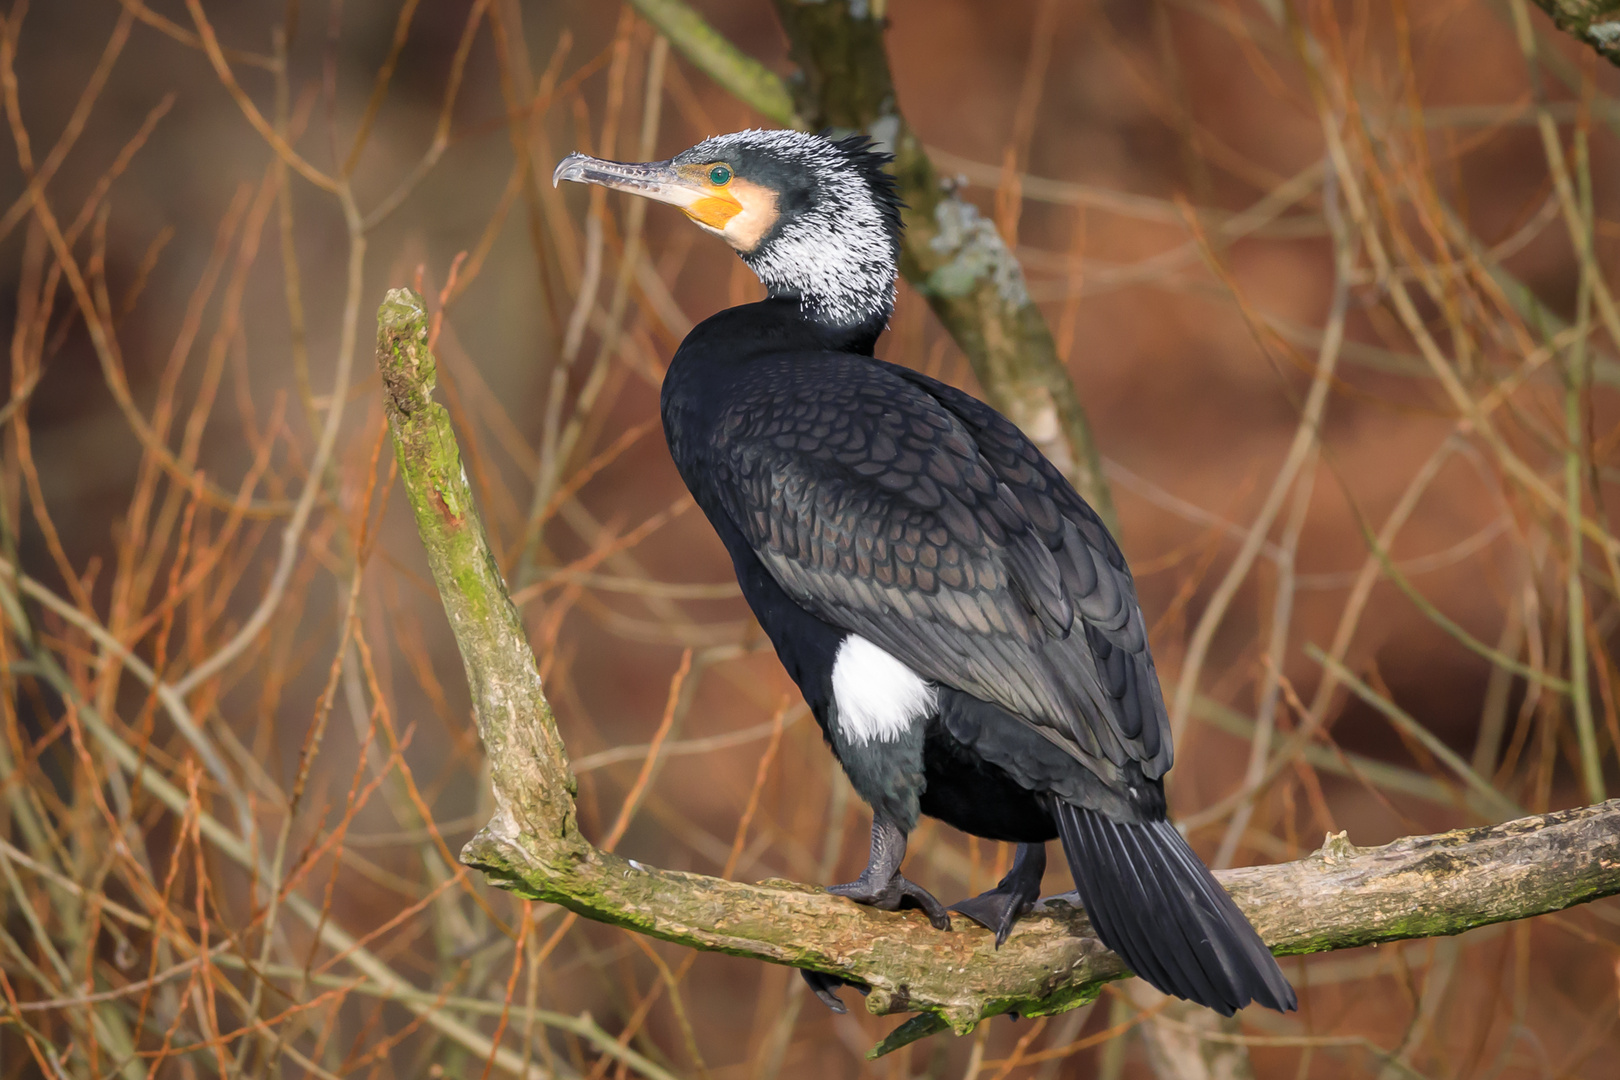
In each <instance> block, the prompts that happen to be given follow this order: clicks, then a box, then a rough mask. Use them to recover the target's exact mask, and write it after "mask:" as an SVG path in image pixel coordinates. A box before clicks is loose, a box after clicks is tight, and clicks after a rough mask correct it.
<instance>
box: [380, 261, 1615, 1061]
mask: <svg viewBox="0 0 1620 1080" xmlns="http://www.w3.org/2000/svg"><path fill="white" fill-rule="evenodd" d="M427 326H428V317H427V312H426V310H425V308H424V306H423V304H422V300H421V298H420V297H419V296H417V295H416V294H415V293H413V292H412V291H410V290H409V289H394V290H392V291H390V292H389V293H388V296H387V298H386V299H385V301H384V302H383V305H382V308H381V310H380V311H379V312H378V317H377V363H378V367H379V369H380V371H381V374H382V379H383V386H384V392H385V406H386V410H387V414H388V424H389V428H390V430H391V431H392V433H393V438H394V453H395V456H396V457H397V458H398V461H399V467H400V475H401V478H402V480H403V482H404V484H405V489H406V492H407V494H408V496H409V498H410V503H411V507H412V509H413V511H414V512H415V516H416V524H417V529H418V531H419V532H420V534H421V537H422V544H423V547H424V548H425V550H426V553H427V558H428V563H429V566H430V567H431V568H432V571H433V579H434V582H435V583H436V584H437V586H438V591H439V596H440V599H441V600H442V601H443V603H444V608H445V613H446V615H447V616H448V617H449V620H450V626H451V629H452V631H453V632H454V634H455V638H456V645H457V647H458V648H459V649H460V652H461V658H462V662H463V664H464V665H465V668H466V671H467V682H468V686H469V688H470V690H471V697H472V704H473V712H474V716H475V718H476V720H477V724H478V731H479V734H480V736H481V737H482V738H483V741H484V746H485V750H486V752H487V753H488V755H489V766H490V779H491V782H492V784H493V786H494V793H495V805H496V807H497V810H496V813H495V816H494V818H493V819H492V820H491V821H490V823H489V824H488V825H486V826H485V827H484V828H483V829H482V830H481V831H480V832H479V833H478V835H477V836H475V837H474V838H473V839H472V840H471V841H470V842H468V844H467V846H466V847H465V848H464V849H463V850H462V856H461V857H462V861H463V862H465V863H466V864H467V865H469V866H472V867H476V868H477V869H479V870H482V871H483V872H484V873H485V874H487V875H488V876H489V878H490V880H491V881H492V882H493V883H495V884H496V885H499V886H500V887H502V888H506V889H510V890H512V891H513V892H515V893H517V894H519V895H521V896H525V897H528V898H530V899H534V900H546V901H550V902H552V903H556V904H561V905H562V906H564V907H566V908H568V909H570V910H572V911H575V912H578V913H579V914H581V915H583V916H585V917H586V918H589V919H594V920H597V921H599V922H605V923H612V924H614V925H617V926H622V927H625V928H626V929H629V930H633V931H636V932H638V933H643V934H648V935H650V936H653V937H658V938H662V939H664V940H666V941H672V942H676V943H679V944H682V945H688V946H691V947H693V948H698V949H708V950H713V951H717V952H725V953H731V954H733V955H736V956H746V957H750V958H753V959H756V960H766V961H769V962H771V963H778V964H788V965H792V966H795V967H807V968H813V969H815V970H818V971H825V972H828V973H830V974H834V975H838V976H841V977H843V978H845V979H848V980H850V981H852V982H856V983H860V984H863V985H866V986H869V987H871V993H870V994H869V995H868V997H867V999H866V1005H867V1008H868V1009H869V1010H870V1011H871V1012H874V1013H879V1014H887V1013H899V1012H907V1011H915V1012H919V1013H921V1014H923V1015H922V1016H919V1017H918V1018H916V1019H914V1020H912V1021H910V1022H908V1023H907V1024H904V1025H902V1026H901V1027H900V1028H899V1029H897V1030H896V1031H895V1032H894V1033H892V1034H891V1035H890V1036H889V1038H888V1039H886V1040H884V1042H883V1043H882V1044H881V1045H880V1046H879V1047H878V1048H877V1052H886V1051H888V1050H891V1049H894V1048H895V1047H898V1046H901V1045H904V1044H905V1043H906V1042H909V1041H912V1040H913V1039H915V1038H920V1037H921V1036H923V1035H926V1034H929V1033H930V1032H933V1031H938V1030H942V1029H943V1028H945V1027H947V1026H948V1027H950V1028H952V1029H954V1030H956V1031H957V1032H966V1031H969V1030H971V1029H972V1028H973V1026H974V1025H975V1024H976V1023H978V1021H980V1020H982V1019H984V1018H986V1017H990V1016H996V1015H999V1014H1001V1013H1006V1012H1016V1013H1018V1014H1020V1015H1023V1016H1039V1015H1044V1014H1049V1013H1055V1012H1061V1011H1064V1010H1066V1009H1070V1008H1073V1007H1074V1006H1075V1005H1077V1004H1080V1003H1082V1002H1085V1001H1089V1000H1091V999H1092V998H1094V997H1096V995H1097V993H1098V992H1099V991H1100V989H1101V987H1102V985H1103V984H1104V983H1105V982H1107V981H1109V980H1111V979H1116V978H1119V977H1121V976H1122V975H1124V974H1126V971H1125V968H1124V966H1123V965H1122V964H1121V963H1120V961H1119V958H1118V957H1116V956H1115V955H1114V954H1113V953H1111V952H1109V951H1108V950H1107V949H1106V948H1104V947H1103V946H1102V944H1101V943H1100V942H1099V941H1097V939H1096V938H1095V937H1094V936H1093V935H1092V933H1091V927H1090V925H1089V923H1088V922H1087V920H1086V917H1085V913H1084V912H1083V911H1082V910H1081V909H1080V908H1079V907H1078V906H1076V905H1074V904H1072V903H1068V902H1065V901H1064V900H1063V899H1061V898H1059V899H1057V900H1053V901H1048V902H1046V903H1045V904H1044V905H1043V906H1042V908H1041V909H1039V910H1038V911H1037V912H1035V913H1033V914H1031V915H1030V916H1028V917H1026V918H1025V919H1024V920H1023V921H1021V922H1020V923H1019V925H1018V926H1017V928H1015V929H1014V931H1013V933H1012V936H1011V937H1010V938H1008V940H1007V943H1006V944H1005V945H1004V946H1003V947H1002V948H1001V949H999V950H998V949H996V948H995V942H994V939H993V937H992V936H991V935H990V934H989V933H988V932H986V931H984V930H981V929H979V928H978V927H976V926H972V925H964V923H963V922H961V921H959V922H958V923H957V926H956V927H955V928H954V929H953V930H952V931H951V932H948V933H946V932H941V931H938V930H935V929H933V927H931V926H929V924H928V922H927V919H926V918H924V917H923V916H922V915H921V914H919V913H916V912H904V913H896V914H890V913H885V912H879V911H873V910H872V909H870V908H865V907H861V906H859V905H857V904H854V903H852V902H851V901H849V900H845V899H843V898H842V897H836V896H832V895H830V894H828V893H826V892H824V891H822V890H821V889H820V888H817V887H814V886H808V885H800V884H795V883H793V882H786V881H765V882H760V883H758V884H746V883H743V882H735V881H725V880H722V879H719V878H713V877H707V876H704V875H702V874H691V873H682V872H678V871H673V870H662V869H659V868H657V867H653V866H647V865H643V864H641V863H638V862H635V861H633V860H628V859H623V858H620V857H618V856H616V855H613V854H610V853H607V852H603V851H600V850H598V849H597V848H595V847H594V846H593V845H591V844H590V843H589V842H588V841H587V840H586V839H585V838H584V837H583V836H582V835H581V834H580V832H579V829H578V824H577V818H576V815H575V807H574V781H573V776H572V774H571V773H570V771H569V767H568V758H567V754H566V752H565V750H564V747H563V743H562V739H561V737H560V736H559V734H558V732H557V725H556V721H555V719H554V718H553V716H552V713H551V709H550V707H549V706H548V705H547V704H546V698H545V693H544V690H543V688H542V687H541V684H540V676H539V673H538V671H537V670H536V667H535V660H534V654H533V652H532V650H531V649H530V647H529V642H528V638H527V635H526V634H525V633H524V629H523V624H522V621H521V620H520V618H519V617H518V613H517V610H516V609H515V608H514V607H513V605H512V602H511V600H510V598H509V596H508V593H507V589H506V584H505V582H504V581H503V580H502V578H501V574H500V570H499V568H498V567H497V565H496V562H495V558H494V555H493V554H492V552H491V550H490V546H489V542H488V539H487V537H486V536H485V532H484V526H483V521H482V519H481V518H480V516H479V514H478V509H477V506H476V505H475V504H474V502H473V496H472V491H471V489H470V487H469V485H468V483H467V476H466V473H465V471H464V470H463V468H462V465H461V455H460V451H459V449H458V448H457V445H456V440H455V435H454V432H453V431H452V429H451V427H450V419H449V414H448V413H447V412H446V411H445V410H444V408H443V407H442V406H440V405H438V404H436V403H435V402H434V401H433V400H432V393H433V387H434V362H433V357H432V356H431V355H430V354H429V352H428V349H427ZM1217 876H1218V877H1219V878H1220V879H1221V882H1222V883H1223V884H1224V885H1226V886H1227V888H1228V889H1230V890H1231V892H1232V895H1233V898H1234V899H1235V900H1236V901H1237V903H1238V906H1239V907H1240V908H1242V909H1243V911H1244V913H1245V914H1246V915H1247V916H1248V917H1249V919H1250V920H1251V921H1252V922H1253V923H1254V925H1255V928H1256V929H1257V930H1259V932H1260V935H1261V937H1262V938H1264V939H1265V941H1266V942H1267V944H1269V945H1270V946H1271V947H1272V948H1273V949H1274V950H1275V951H1277V952H1279V953H1282V954H1298V953H1312V952H1323V951H1327V950H1330V949H1342V948H1349V947H1352V946H1357V945H1368V944H1375V943H1378V942H1389V941H1400V940H1403V939H1407V938H1420V937H1433V936H1436V935H1442V934H1457V933H1462V932H1463V931H1465V930H1470V929H1473V928H1474V927H1477V926H1484V925H1486V924H1489V923H1495V922H1502V921H1505V920H1509V919H1519V918H1524V917H1527V916H1530V915H1538V914H1542V913H1545V912H1550V911H1558V910H1561V909H1563V908H1566V907H1570V906H1571V905H1574V904H1579V903H1583V902H1585V901H1589V900H1595V899H1598V898H1599V897H1603V896H1611V895H1614V894H1616V893H1620V801H1611V802H1607V803H1603V804H1601V805H1599V806H1592V807H1585V808H1582V809H1577V810H1566V811H1561V812H1558V813H1553V814H1543V815H1539V816H1536V817H1530V818H1524V819H1521V820H1518V821H1511V822H1507V823H1506V824H1502V825H1495V826H1491V827H1489V828H1484V829H1465V830H1459V831H1457V832H1449V833H1441V834H1439V835H1436V836H1420V837H1410V838H1408V839H1405V840H1398V841H1396V842H1394V843H1392V844H1387V845H1385V846H1383V847H1378V848H1356V847H1353V846H1351V845H1350V844H1349V843H1348V841H1346V840H1345V839H1344V838H1343V837H1342V836H1340V837H1338V838H1330V839H1329V843H1328V844H1326V845H1325V846H1324V848H1323V850H1322V851H1319V852H1317V853H1316V854H1314V855H1311V856H1310V857H1308V858H1305V859H1301V860H1299V861H1297V862H1292V863H1284V864H1281V865H1277V866H1261V867H1250V868H1247V869H1242V870H1228V871H1223V872H1221V873H1219V874H1218V875H1217Z"/></svg>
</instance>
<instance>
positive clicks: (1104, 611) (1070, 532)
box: [890, 366, 1173, 778]
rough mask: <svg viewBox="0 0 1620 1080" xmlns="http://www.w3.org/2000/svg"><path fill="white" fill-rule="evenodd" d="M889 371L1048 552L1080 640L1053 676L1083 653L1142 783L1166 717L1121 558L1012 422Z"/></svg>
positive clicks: (1166, 758) (1159, 763)
mask: <svg viewBox="0 0 1620 1080" xmlns="http://www.w3.org/2000/svg"><path fill="white" fill-rule="evenodd" d="M890 370H891V371H893V372H894V373H895V374H896V375H898V376H900V377H901V378H903V379H905V380H906V381H907V382H909V383H911V384H912V385H914V386H916V387H918V388H919V389H921V390H923V391H924V392H925V393H927V394H928V395H929V396H931V397H933V398H934V400H936V401H938V402H939V403H940V405H942V406H943V407H944V408H945V409H946V410H948V411H949V412H950V413H951V414H952V415H953V416H955V417H956V418H957V420H959V421H960V422H961V423H962V425H963V426H964V427H965V428H966V429H967V431H968V432H969V434H970V435H971V436H972V437H973V440H974V443H975V444H976V445H977V446H978V448H979V452H980V453H981V454H982V455H983V456H984V458H985V460H986V461H987V462H988V463H989V465H990V467H991V469H992V470H993V471H994V472H995V474H996V478H997V479H998V480H1000V481H1001V482H1002V483H1003V484H1005V485H1006V486H1007V487H1008V488H1009V489H1010V490H1011V491H1012V492H1013V494H1014V496H1015V497H1016V498H1017V499H1018V503H1019V506H1021V507H1022V508H1023V510H1024V513H1025V515H1026V516H1027V517H1028V519H1029V521H1030V524H1031V526H1032V527H1033V528H1034V530H1035V532H1036V534H1037V535H1038V536H1039V537H1040V539H1041V541H1042V543H1044V544H1045V545H1046V547H1047V548H1048V549H1049V550H1050V551H1051V552H1052V557H1053V559H1054V561H1056V563H1057V565H1058V570H1059V573H1060V574H1061V575H1062V578H1063V585H1064V590H1065V592H1066V594H1067V595H1068V597H1069V599H1070V602H1071V603H1073V604H1074V606H1075V613H1076V615H1077V616H1078V617H1079V621H1080V623H1081V624H1082V626H1083V628H1084V633H1075V634H1072V635H1071V636H1070V639H1069V640H1068V641H1066V642H1060V643H1055V644H1053V645H1052V646H1050V647H1049V652H1050V653H1051V654H1052V656H1053V659H1054V660H1056V661H1057V665H1058V667H1059V670H1060V671H1068V670H1072V669H1073V668H1072V662H1073V660H1075V659H1078V657H1077V656H1076V653H1077V652H1078V651H1079V650H1080V649H1081V648H1082V647H1084V648H1086V649H1089V650H1090V652H1091V659H1092V662H1093V663H1094V664H1095V667H1096V670H1097V673H1098V676H1099V678H1100V679H1101V682H1102V685H1103V688H1104V689H1105V690H1106V692H1107V694H1108V698H1109V707H1108V710H1107V711H1108V714H1109V716H1110V719H1111V722H1112V723H1114V724H1115V725H1116V726H1117V727H1118V729H1119V730H1120V732H1121V733H1122V734H1123V735H1124V736H1125V737H1126V739H1127V740H1129V742H1130V743H1131V745H1132V747H1133V749H1135V750H1136V751H1137V754H1136V755H1133V756H1136V757H1137V758H1138V760H1140V761H1141V762H1142V765H1143V770H1144V772H1146V773H1147V775H1148V776H1149V777H1155V778H1156V777H1160V776H1163V775H1164V772H1165V770H1167V769H1169V768H1170V764H1171V759H1172V754H1173V743H1172V741H1171V737H1170V716H1169V713H1168V711H1167V710H1166V709H1165V707H1164V694H1163V692H1162V691H1161V689H1160V687H1159V676H1158V673H1157V672H1156V671H1155V670H1154V665H1153V654H1152V653H1151V652H1150V651H1149V650H1148V642H1147V624H1146V622H1145V621H1144V620H1143V618H1142V609H1141V606H1140V605H1139V604H1138V603H1137V599H1136V584H1135V582H1134V581H1133V579H1132V578H1131V570H1130V567H1129V566H1127V565H1126V563H1125V555H1124V553H1123V552H1122V551H1120V549H1119V545H1118V544H1117V543H1115V541H1114V538H1113V537H1112V536H1110V535H1109V533H1108V528H1107V527H1106V526H1105V525H1104V524H1103V522H1102V519H1101V518H1100V517H1098V516H1097V512H1096V511H1095V510H1093V509H1092V508H1091V506H1090V505H1089V504H1088V503H1087V502H1086V501H1085V500H1084V499H1082V498H1081V497H1080V494H1079V493H1078V492H1076V491H1075V490H1074V485H1072V484H1070V483H1069V480H1068V478H1067V477H1065V476H1064V475H1063V474H1062V473H1061V472H1059V471H1058V469H1057V467H1056V466H1054V465H1053V464H1052V462H1051V461H1049V460H1048V459H1047V458H1046V456H1045V455H1044V454H1042V453H1041V452H1040V450H1039V449H1038V448H1037V447H1036V446H1035V444H1034V443H1032V442H1031V441H1030V440H1029V438H1028V437H1027V436H1026V435H1025V434H1024V433H1023V432H1022V431H1020V430H1019V429H1018V428H1017V427H1016V426H1015V425H1014V424H1013V423H1012V422H1011V421H1009V420H1008V419H1007V418H1006V417H1004V416H1002V415H1001V414H1000V413H998V412H996V410H994V409H992V408H991V407H990V406H989V405H986V404H985V403H984V402H982V401H980V400H978V399H977V398H975V397H973V396H971V395H969V394H965V393H963V392H962V391H961V390H958V389H956V388H955V387H953V386H947V385H946V384H944V383H942V382H939V381H938V380H936V379H930V378H928V377H927V376H926V375H921V374H918V373H917V372H914V371H911V370H909V369H907V368H902V367H898V366H891V367H890Z"/></svg>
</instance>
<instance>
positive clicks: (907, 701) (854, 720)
mask: <svg viewBox="0 0 1620 1080" xmlns="http://www.w3.org/2000/svg"><path fill="white" fill-rule="evenodd" d="M832 685H833V699H834V700H835V701H836V702H837V703H838V726H839V727H840V728H842V729H843V731H844V735H845V737H846V738H848V739H849V741H850V742H855V743H867V742H871V741H872V740H874V739H876V740H877V741H879V742H893V741H894V740H896V739H898V738H899V737H900V735H901V734H902V733H903V732H904V731H906V730H907V729H908V728H910V727H911V725H912V724H914V723H916V722H917V721H919V720H922V719H925V718H926V717H928V716H929V715H931V714H932V713H933V712H934V707H935V695H934V688H933V687H932V686H930V685H929V684H928V683H927V682H925V681H923V680H922V679H920V678H918V677H917V674H916V673H915V672H913V671H912V670H911V669H910V668H908V667H906V665H904V664H902V663H901V662H900V661H898V660H896V659H895V658H894V657H892V656H890V655H889V654H888V653H886V652H884V651H883V650H882V649H880V648H878V647H877V646H876V645H874V644H872V643H871V642H870V641H867V640H866V639H865V638H863V637H861V636H860V635H859V634H851V635H849V637H847V638H845V639H844V641H843V644H841V645H839V646H838V656H837V657H836V658H835V659H834V660H833V673H832Z"/></svg>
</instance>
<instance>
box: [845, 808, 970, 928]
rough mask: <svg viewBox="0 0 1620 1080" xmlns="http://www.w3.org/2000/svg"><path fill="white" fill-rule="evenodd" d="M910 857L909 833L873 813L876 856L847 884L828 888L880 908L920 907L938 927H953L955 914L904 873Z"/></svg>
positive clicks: (873, 838) (873, 855)
mask: <svg viewBox="0 0 1620 1080" xmlns="http://www.w3.org/2000/svg"><path fill="white" fill-rule="evenodd" d="M905 857H906V834H905V830H903V829H901V828H900V826H899V825H897V824H896V823H895V822H893V821H891V820H889V818H888V816H887V815H885V814H883V813H881V812H874V813H873V815H872V855H871V858H869V859H868V860H867V863H866V869H865V870H862V871H861V876H860V877H858V878H856V879H855V880H854V881H851V882H849V883H848V884H847V885H834V886H832V887H831V888H829V889H828V890H827V891H828V892H830V893H834V894H836V895H838V896H847V897H849V898H850V899H851V900H853V901H855V902H856V903H857V904H868V905H870V906H872V907H875V908H877V909H878V910H879V911H899V910H900V909H901V908H903V907H908V906H909V907H919V908H922V909H923V912H924V913H925V914H927V916H928V921H929V922H931V923H933V924H934V926H935V928H937V929H940V930H949V929H950V928H951V917H950V916H949V915H947V914H946V913H945V907H944V905H943V904H941V903H940V902H939V901H938V900H936V899H934V896H933V894H932V893H930V892H929V891H928V890H927V889H925V888H923V887H922V886H921V885H918V884H917V883H916V882H913V881H908V880H907V879H906V878H905V876H904V875H902V874H901V873H900V863H901V862H902V861H903V860H904V859H905Z"/></svg>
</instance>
